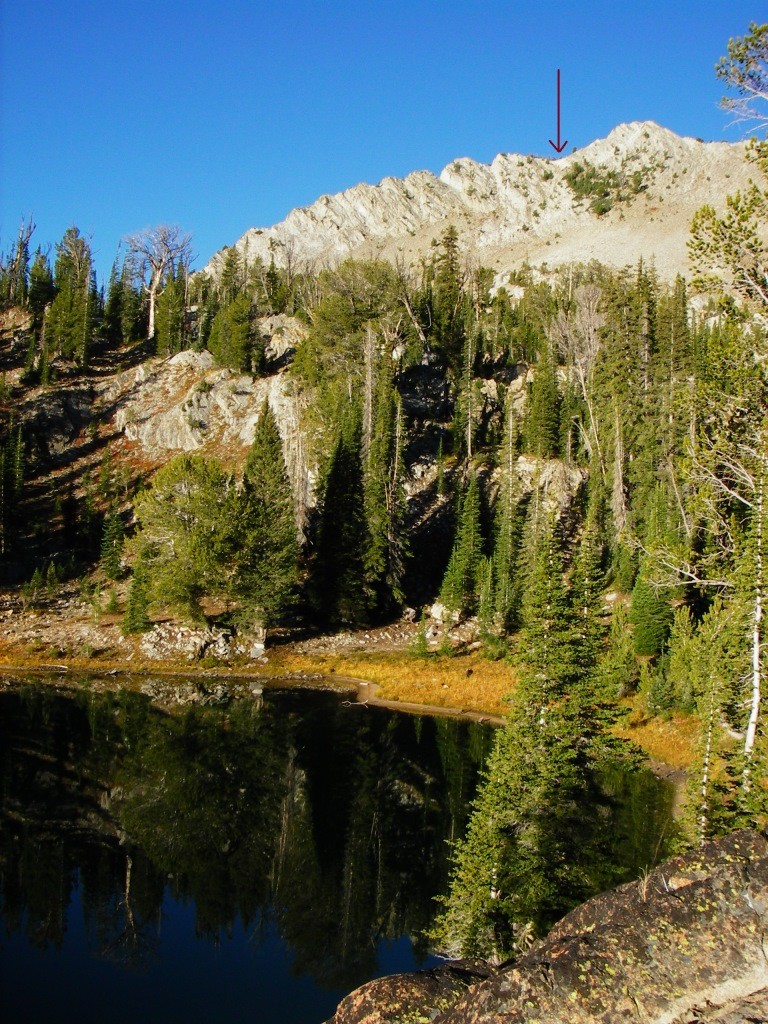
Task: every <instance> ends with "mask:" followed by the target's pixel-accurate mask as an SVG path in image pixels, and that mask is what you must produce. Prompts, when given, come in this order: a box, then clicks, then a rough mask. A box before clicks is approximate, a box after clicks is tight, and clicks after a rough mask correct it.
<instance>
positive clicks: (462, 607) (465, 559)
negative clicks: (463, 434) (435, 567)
mask: <svg viewBox="0 0 768 1024" xmlns="http://www.w3.org/2000/svg"><path fill="white" fill-rule="evenodd" d="M480 501H481V496H480V483H479V481H478V478H477V474H476V473H473V474H472V475H471V476H470V477H469V480H468V482H467V484H466V490H465V491H464V494H463V496H462V500H461V505H460V508H459V513H458V519H457V527H456V539H455V541H454V545H453V552H452V553H451V559H450V561H449V563H448V568H447V569H446V571H445V576H444V578H443V585H442V587H441V589H440V600H441V601H442V602H443V603H444V604H445V606H446V607H447V608H448V609H450V610H451V611H454V612H467V613H473V612H474V611H476V609H477V606H478V600H479V597H480V588H481V577H480V568H481V565H482V562H483V548H484V539H483V530H482V520H481V515H480V512H481V506H480Z"/></svg>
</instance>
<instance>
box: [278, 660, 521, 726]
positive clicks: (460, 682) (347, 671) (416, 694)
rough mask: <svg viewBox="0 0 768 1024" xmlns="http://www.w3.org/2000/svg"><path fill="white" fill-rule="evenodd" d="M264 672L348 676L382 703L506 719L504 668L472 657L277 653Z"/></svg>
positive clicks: (509, 674)
mask: <svg viewBox="0 0 768 1024" xmlns="http://www.w3.org/2000/svg"><path fill="white" fill-rule="evenodd" d="M266 671H268V672H269V674H270V675H281V674H287V673H293V672H306V673H314V672H320V673H322V674H323V675H329V676H333V675H335V676H341V677H344V676H348V677H351V678H353V679H362V680H365V681H366V682H369V683H375V684H376V685H377V687H378V692H377V696H378V697H380V698H381V699H382V700H388V701H396V702H398V703H402V704H423V705H431V706H434V707H444V708H459V709H463V710H467V711H478V712H483V713H485V714H489V715H504V714H505V713H506V711H507V706H506V704H505V703H504V701H503V697H504V695H505V694H507V693H509V692H510V691H511V690H512V689H513V687H514V682H515V676H514V672H513V670H512V669H511V668H510V667H509V665H507V664H505V663H504V662H501V661H489V660H488V659H486V658H483V657H482V656H481V655H479V654H476V653H472V654H463V655H456V656H455V657H441V656H439V655H429V656H428V657H426V658H417V657H414V656H413V655H409V654H407V653H403V652H401V651H372V652H371V653H369V654H356V653H347V654H327V655H326V654H322V655H321V654H314V655H306V654H297V653H296V652H294V651H289V650H280V649H279V648H277V649H273V650H272V651H270V658H269V665H268V666H267V669H266Z"/></svg>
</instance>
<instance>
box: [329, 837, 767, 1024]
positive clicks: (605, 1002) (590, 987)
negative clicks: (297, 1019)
mask: <svg viewBox="0 0 768 1024" xmlns="http://www.w3.org/2000/svg"><path fill="white" fill-rule="evenodd" d="M767 926H768V842H767V841H766V838H765V836H763V835H760V834H758V833H756V832H749V831H742V832H735V833H733V834H732V835H730V836H727V837H726V838H724V839H721V840H718V841H717V842H713V843H709V844H707V845H706V846H704V847H702V848H701V849H700V850H697V851H695V852H694V853H689V854H685V855H682V856H680V857H675V858H674V859H672V860H670V861H667V862H666V863H665V864H662V865H661V866H660V867H658V868H656V870H655V871H653V872H652V873H651V874H649V875H648V876H647V877H646V878H643V879H641V880H640V881H637V882H632V883H630V884H629V885H624V886H621V887H620V888H618V889H615V890H613V891H611V892H608V893H604V894H603V895H601V896H597V897H595V898H594V899H591V900H589V901H588V902H587V903H585V904H584V905H583V906H582V907H579V908H578V909H576V910H574V911H573V912H572V913H570V914H568V915H567V917H565V918H563V920H562V921H560V922H559V923H558V924H557V925H556V926H555V927H554V928H553V929H552V931H551V932H550V933H549V935H548V936H547V938H546V939H544V940H543V941H542V942H540V943H538V944H537V945H536V946H535V947H534V948H532V949H531V950H530V951H529V952H528V953H526V954H524V955H523V956H521V957H519V958H518V959H517V960H516V961H514V962H512V963H511V964H509V965H506V966H502V967H501V968H499V969H498V970H496V971H494V972H493V973H492V974H491V975H490V976H489V977H488V978H486V979H485V980H477V979H476V978H469V977H466V975H465V977H464V979H463V980H465V982H466V983H467V984H465V985H455V986H439V985H436V984H425V981H424V979H423V977H422V976H421V975H419V974H416V975H410V976H409V975H401V976H400V977H399V978H398V979H396V984H395V980H394V979H391V978H383V979H380V980H378V981H374V982H370V983H369V984H368V985H365V986H363V988H362V989H359V990H358V992H356V993H352V995H351V996H348V997H347V998H346V999H345V1000H344V1001H343V1002H342V1003H341V1004H340V1006H339V1008H338V1010H337V1011H336V1014H335V1016H334V1017H333V1018H332V1021H331V1022H329V1024H378V1022H379V1021H385V1020H386V1021H388V1022H389V1024H405V1022H406V1021H434V1022H435V1024H502V1022H503V1024H524V1022H534V1021H535V1022H536V1024H596V1022H600V1024H615V1022H619V1021H633V1022H639V1021H640V1022H643V1024H684V1022H685V1024H693V1022H696V1021H708V1022H711V1024H715V1022H722V1024H726V1022H727V1024H738V1022H741V1021H745V1022H746V1021H752V1022H755V1021H768V944H766V940H765V934H764V933H765V931H766V927H767ZM462 989H463V992H462ZM394 992H396V993H397V999H396V1000H395V1001H394V1002H391V1001H390V1000H391V997H392V994H393V993H394ZM449 1002H450V1003H451V1005H447V1004H448V1003H449Z"/></svg>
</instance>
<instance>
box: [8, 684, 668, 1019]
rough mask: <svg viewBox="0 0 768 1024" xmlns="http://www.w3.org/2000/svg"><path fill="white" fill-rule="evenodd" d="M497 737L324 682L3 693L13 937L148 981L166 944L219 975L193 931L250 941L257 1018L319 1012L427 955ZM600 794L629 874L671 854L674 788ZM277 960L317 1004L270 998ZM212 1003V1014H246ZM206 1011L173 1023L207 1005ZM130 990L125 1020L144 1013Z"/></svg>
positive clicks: (211, 942)
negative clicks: (666, 849) (303, 687)
mask: <svg viewBox="0 0 768 1024" xmlns="http://www.w3.org/2000/svg"><path fill="white" fill-rule="evenodd" d="M490 746H491V733H490V730H489V729H488V727H482V726H479V725H475V724H472V723H468V722H459V721H456V720H452V719H447V718H439V719H431V718H426V717H424V718H418V717H413V716H408V715H402V714H395V713H391V712H388V711H385V710H383V709H377V708H361V707H353V708H350V707H344V706H343V705H342V703H341V702H340V700H339V699H338V698H337V697H335V696H334V695H332V694H328V693H319V692H307V691H300V692H296V691H266V692H265V694H264V700H263V702H258V703H257V702H255V701H254V700H252V699H245V700H241V701H237V702H234V703H233V704H231V705H230V706H229V707H228V708H227V709H226V710H220V709H213V708H206V709H195V710H180V711H178V712H174V713H173V714H167V713H164V712H162V711H160V710H158V709H157V708H156V707H154V706H153V705H152V704H151V703H150V701H149V700H148V699H147V698H146V697H144V696H142V695H139V694H136V693H131V692H119V693H106V694H97V693H94V692H89V691H78V692H74V693H67V694H65V693H57V692H54V691H53V690H52V689H51V688H50V687H45V686H40V685H30V684H25V685H21V684H20V685H18V686H16V687H14V688H13V689H8V690H5V691H4V692H1V693H0V913H1V915H2V922H3V928H4V932H5V936H6V943H7V941H8V940H9V939H10V938H11V937H16V938H18V936H19V935H20V933H23V934H24V935H26V937H27V941H28V943H29V944H31V945H32V946H33V947H35V948H36V949H38V950H45V951H48V952H50V951H51V950H61V949H63V948H64V947H68V946H71V945H73V944H76V943H78V942H79V943H80V945H81V946H82V948H83V950H84V951H87V954H88V955H93V954H94V953H95V954H96V955H97V956H98V958H99V961H100V962H101V963H105V962H106V963H117V964H120V965H121V969H122V968H124V967H130V968H133V969H138V970H140V971H142V972H143V973H144V974H145V975H147V976H148V977H150V976H151V978H152V979H153V980H152V981H151V986H152V987H151V995H152V998H155V997H156V994H157V990H158V989H159V988H160V987H161V985H162V986H167V985H168V984H169V977H170V976H172V975H173V963H174V960H173V958H174V957H175V958H176V959H177V960H178V961H181V959H183V960H184V966H185V971H186V974H187V976H188V975H189V971H190V965H191V964H193V963H194V964H198V963H200V964H201V966H200V967H199V968H198V967H195V968H193V970H199V972H200V973H201V974H203V973H204V974H208V973H210V972H211V971H212V968H211V965H210V958H208V959H205V960H200V957H201V955H202V954H201V947H205V948H208V949H210V950H212V951H217V950H221V949H223V948H225V947H226V948H229V947H233V948H234V947H235V946H237V948H238V949H239V950H240V951H241V953H242V950H243V949H247V952H248V958H247V959H245V960H243V959H236V958H234V957H233V959H232V961H231V966H230V968H228V969H229V970H231V971H233V972H234V975H233V977H236V982H235V985H236V986H239V987H241V988H242V990H243V992H245V991H246V982H247V983H248V984H251V985H253V984H256V987H257V989H258V991H259V992H260V993H261V995H260V996H259V997H258V998H259V999H260V1000H261V1005H260V1008H259V1009H258V1010H255V1011H254V1007H253V1001H252V997H251V996H249V997H248V998H249V999H251V1002H250V1005H249V1010H248V1019H249V1020H250V1021H265V1022H266V1021H278V1020H287V1019H291V1020H294V1021H296V1022H297V1024H298V1022H299V1021H308V1022H311V1021H315V1022H317V1021H319V1020H321V1019H322V1016H323V1013H326V1011H325V1010H323V1011H322V1012H321V1009H320V1008H321V1006H322V1005H323V1004H322V1000H319V999H318V997H317V986H320V987H325V988H329V989H330V990H331V993H330V995H329V996H328V999H327V1000H326V1005H328V1006H329V1007H330V1008H332V1006H333V1003H334V1001H335V999H336V996H337V995H338V994H341V993H343V992H345V991H348V990H350V989H351V988H353V987H355V986H356V985H358V984H361V983H362V982H363V981H365V980H367V979H369V978H371V977H374V976H376V975H377V974H378V973H386V972H387V971H392V970H403V969H409V968H410V967H412V966H413V964H414V949H415V957H416V960H417V961H418V959H419V957H421V956H422V955H425V954H426V952H427V950H426V947H425V945H424V944H423V940H420V939H419V936H420V935H421V934H423V933H424V931H425V930H426V929H427V928H428V926H429V925H430V923H431V921H432V918H433V915H434V912H435V904H434V896H435V895H437V894H439V893H441V892H444V891H445V890H446V888H447V856H448V850H449V844H448V842H447V841H448V840H450V839H453V838H457V837H458V836H459V835H461V834H462V832H463V830H464V827H465V825H466V820H467V816H468V810H469V804H470V801H471V798H472V796H473V794H474V791H475V788H476V785H477V778H478V772H479V769H480V766H481V764H482V762H483V760H484V758H485V756H486V754H487V753H488V751H489V748H490ZM602 789H603V793H604V795H605V796H606V798H607V803H608V804H610V806H611V807H612V808H613V810H612V811H611V816H612V818H613V820H614V824H613V828H614V833H615V841H614V843H613V853H612V856H613V857H614V858H615V859H616V865H617V867H616V874H617V877H618V876H620V879H619V880H623V879H624V878H627V877H636V876H637V874H638V872H639V870H640V869H641V868H642V867H643V866H645V865H646V864H648V863H650V862H651V861H652V860H653V859H654V857H655V856H658V855H659V853H660V850H661V846H660V836H661V835H662V834H663V833H664V831H665V829H666V828H667V824H668V817H669V810H670V804H671V794H670V790H669V787H665V786H663V785H661V784H659V783H658V782H656V780H654V779H652V778H651V777H650V776H648V775H637V774H628V773H625V772H618V771H617V772H615V773H612V774H611V776H610V777H606V778H605V779H604V780H603V781H602ZM75 907H77V908H78V912H77V914H73V912H72V911H73V908H75ZM79 908H81V911H80V909H79ZM190 931H191V932H192V933H193V934H192V938H191V939H189V938H183V937H182V932H184V933H185V934H186V932H190ZM171 936H173V941H172V942H171V939H170V937H171ZM405 936H408V937H411V939H412V940H413V945H412V943H411V942H408V941H406V940H404V939H403V937H405ZM196 939H200V940H203V941H202V942H197V944H196V945H195V947H194V949H192V948H191V947H190V946H188V945H187V946H185V945H184V943H185V942H190V941H192V942H195V941H196ZM229 940H232V941H229ZM382 940H387V941H388V942H389V943H390V946H389V951H390V952H389V955H388V959H387V961H386V963H384V964H383V963H381V962H377V952H378V954H379V956H380V955H381V951H382ZM14 948H15V947H14ZM182 950H183V951H184V952H183V955H182ZM5 952H6V951H4V957H5ZM241 953H238V957H239V956H240V955H241ZM83 956H84V958H87V956H86V953H85V952H84V953H83ZM288 961H289V962H290V968H289V967H288V966H287V962H288ZM14 962H15V961H14V960H11V961H7V963H6V969H7V970H9V972H10V971H11V970H12V968H10V967H8V963H14ZM21 962H22V961H21V960H19V963H21ZM41 963H42V961H41V962H40V963H38V965H37V967H36V968H35V970H37V972H38V974H39V972H40V970H42V967H41ZM46 963H48V961H46ZM238 965H239V966H238ZM276 965H277V966H276ZM176 966H178V963H177V965H176ZM51 969H52V968H51ZM19 970H21V968H19ZM75 970H76V971H85V967H83V962H81V961H78V963H77V965H76V966H75ZM89 970H90V968H89ZM283 970H285V973H286V977H287V974H288V971H289V970H290V973H291V974H292V975H293V976H294V977H295V978H299V979H301V981H300V982H297V983H296V985H297V987H296V992H300V989H301V985H304V986H305V988H306V983H307V976H309V978H311V979H312V982H313V984H314V986H316V987H315V988H314V989H311V990H309V992H308V994H307V993H305V995H303V996H302V997H301V998H302V999H304V1000H305V1003H306V1009H305V1010H301V1009H299V1008H298V1004H296V1007H293V1008H291V1007H292V1005H293V1004H291V1002H290V998H289V997H288V996H286V995H281V996H279V997H278V996H277V995H276V996H275V998H276V999H278V998H279V1006H280V1008H279V1009H275V1010H274V1011H272V1010H270V1009H269V1008H268V1007H267V1005H266V1002H265V999H266V997H265V996H264V992H266V991H267V990H268V989H269V987H270V985H272V986H273V987H275V988H276V990H277V989H280V987H281V986H282V991H283V992H284V990H285V986H286V984H288V982H286V981H284V980H283V981H280V982H279V983H278V980H277V979H278V978H283V975H282V974H281V973H280V972H281V971H283ZM259 971H260V972H261V974H259V975H258V977H259V979H260V980H259V981H258V983H256V982H255V981H254V972H256V973H258V972H259ZM153 972H154V973H153ZM155 979H156V980H155ZM160 979H162V981H161V980H160ZM104 984H105V985H106V984H107V982H104ZM117 984H118V983H117V982H115V981H114V980H113V981H111V982H109V985H111V986H113V989H114V991H117V988H116V987H115V986H117ZM186 984H187V985H189V980H187V982H186ZM291 984H293V983H291ZM148 985H150V982H148ZM3 986H4V987H5V982H3ZM169 998H170V997H169ZM211 998H212V999H213V996H211ZM297 998H298V996H297ZM213 1005H215V1006H217V1007H218V1009H217V1011H216V1017H217V1019H220V1020H224V1019H239V1017H236V1016H235V1015H229V1016H227V1014H226V1013H225V1012H224V1011H223V1009H222V1004H221V1002H220V1001H219V1002H218V1003H216V1001H215V999H214V1002H213ZM181 1006H182V1004H181V1002H180V1001H179V1000H178V999H177V1000H176V1002H175V1003H174V1008H175V1010H176V1011H177V1012H178V1013H179V1014H180V1013H181ZM204 1006H205V1001H204V999H202V997H201V998H200V999H199V1000H198V1004H197V1005H195V1006H193V1007H192V1008H191V1009H190V1008H187V1007H185V1008H184V1014H185V1016H184V1017H182V1016H179V1017H178V1018H177V1017H175V1016H173V1013H172V1012H171V1011H170V1010H169V1011H168V1012H167V1013H166V1016H165V1017H164V1018H163V1019H166V1020H171V1019H185V1020H186V1021H187V1022H189V1021H190V1020H192V1019H210V1017H208V1018H205V1016H204V1013H207V1012H208V1011H207V1010H205V1011H204ZM127 1007H128V1004H127V1003H126V1004H125V1008H124V1012H125V1017H124V1018H118V1017H114V1014H113V1018H114V1019H126V1020H128V1019H135V1013H134V1011H133V1010H130V1011H129V1009H128V1008H127ZM132 1013H134V1016H133V1017H131V1014H132ZM169 1014H170V1015H169ZM195 1014H197V1016H195ZM259 1014H261V1015H260V1016H259ZM302 1014H303V1015H302ZM326 1015H327V1013H326ZM72 1019H75V1018H72ZM244 1019H245V1018H244Z"/></svg>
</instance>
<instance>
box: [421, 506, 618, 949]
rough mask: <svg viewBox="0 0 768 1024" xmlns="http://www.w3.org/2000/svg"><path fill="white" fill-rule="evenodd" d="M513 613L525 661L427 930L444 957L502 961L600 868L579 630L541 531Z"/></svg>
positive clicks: (594, 733) (558, 557)
mask: <svg viewBox="0 0 768 1024" xmlns="http://www.w3.org/2000/svg"><path fill="white" fill-rule="evenodd" d="M523 610H524V626H523V631H522V634H521V644H520V650H521V653H522V657H523V658H524V663H523V665H522V671H521V675H520V678H519V681H518V685H517V689H516V691H515V693H514V696H513V701H512V708H511V712H510V716H509V719H508V723H507V725H506V726H505V728H503V729H500V730H499V731H498V733H497V737H496V743H495V746H494V750H493V753H492V754H491V757H490V758H489V761H488V765H487V769H486V774H485V781H484V783H483V785H482V787H481V789H480V792H479V794H478V797H477V799H476V801H475V805H474V811H473V814H472V817H471V819H470V824H469V828H468V830H467V835H466V837H465V838H464V840H462V841H461V842H460V843H459V844H458V846H457V848H456V851H455V854H454V867H453V875H452V882H451V890H450V894H449V896H448V897H447V898H446V900H445V901H444V905H445V910H444V912H443V914H442V916H441V918H440V919H439V920H438V923H437V926H436V929H435V936H436V938H437V941H438V943H439V945H440V947H441V948H442V949H444V950H446V951H447V952H449V953H450V954H451V955H453V956H482V957H486V958H490V959H493V960H495V961H499V960H501V959H503V958H505V957H506V956H508V955H510V953H512V952H513V951H515V949H516V948H521V947H523V946H524V941H525V939H526V938H530V937H532V936H533V935H536V934H541V933H542V932H543V931H544V930H545V929H546V928H547V927H548V926H549V924H550V923H551V922H552V920H553V919H556V918H557V917H558V916H560V915H561V914H562V913H564V912H565V911H566V910H567V909H568V908H569V907H571V906H574V905H576V904H577V903H578V902H580V901H581V899H583V896H584V894H585V893H586V892H587V891H589V889H590V887H591V886H593V885H595V884H596V878H595V875H596V874H599V872H600V870H601V869H600V866H599V861H598V854H597V850H598V849H599V848H600V844H601V843H602V842H603V841H604V836H603V834H602V832H601V828H600V822H599V818H600V815H599V811H598V803H599V796H598V794H597V789H596V785H595V776H594V764H595V758H596V753H597V746H596V739H597V737H598V736H599V726H598V724H597V723H595V722H591V721H589V718H588V709H586V708H585V706H584V704H583V702H582V698H583V688H581V687H579V680H580V677H581V674H582V668H581V649H580V637H579V630H578V625H577V623H576V620H575V616H574V614H573V610H572V603H571V601H570V598H569V595H568V593H567V590H566V587H565V582H564V566H563V559H562V541H561V538H560V536H559V529H558V528H557V526H556V525H555V524H554V523H552V522H550V523H548V524H547V525H545V526H544V527H542V528H540V531H539V535H538V537H537V541H536V545H535V551H534V561H533V566H532V568H531V573H530V578H529V581H528V586H527V589H526V594H525V600H524V605H523Z"/></svg>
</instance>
